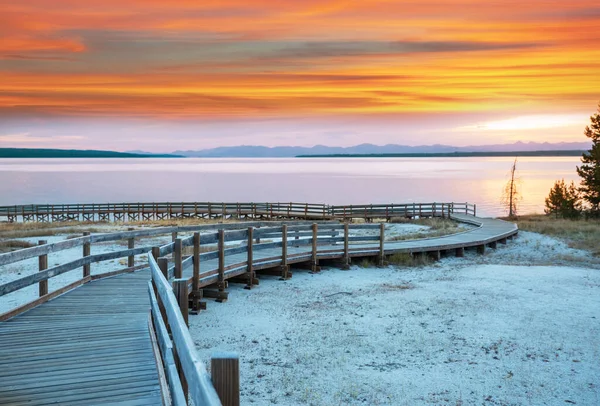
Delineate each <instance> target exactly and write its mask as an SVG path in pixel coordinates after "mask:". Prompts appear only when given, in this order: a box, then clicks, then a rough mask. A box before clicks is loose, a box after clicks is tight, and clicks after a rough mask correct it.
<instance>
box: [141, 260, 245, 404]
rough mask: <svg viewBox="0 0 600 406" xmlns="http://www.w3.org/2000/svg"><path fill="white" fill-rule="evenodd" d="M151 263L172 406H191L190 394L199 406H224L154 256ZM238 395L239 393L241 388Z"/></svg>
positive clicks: (153, 300)
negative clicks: (189, 404) (188, 399)
mask: <svg viewBox="0 0 600 406" xmlns="http://www.w3.org/2000/svg"><path fill="white" fill-rule="evenodd" d="M148 263H149V265H150V272H151V273H152V281H149V282H148V293H149V295H150V306H151V310H150V311H151V314H152V321H153V324H154V330H155V332H156V336H157V339H158V344H159V348H160V352H161V359H162V362H163V367H164V369H165V372H166V376H167V382H168V386H169V392H170V399H171V402H172V404H174V405H175V406H185V405H187V404H188V401H187V394H188V393H189V395H190V396H191V398H192V400H193V401H194V404H195V405H206V406H213V405H220V404H221V401H220V399H219V395H218V394H217V392H216V391H215V388H214V386H213V384H212V381H211V378H210V376H209V375H208V373H207V372H206V368H205V367H204V364H203V363H202V362H201V361H200V359H199V358H198V355H197V353H196V347H195V346H194V341H193V340H192V337H191V336H190V333H189V330H188V327H187V320H184V318H183V315H182V313H181V312H180V311H179V306H180V304H179V302H178V300H177V298H176V297H175V295H174V293H173V289H172V288H171V285H170V284H169V281H168V280H167V278H166V277H165V276H164V275H163V274H162V272H161V270H160V268H159V267H158V264H157V263H156V261H155V260H154V258H153V257H152V255H151V254H148ZM186 300H187V298H186ZM169 330H170V331H171V335H169V333H168V331H169ZM238 382H239V379H238ZM237 392H238V393H239V388H237ZM238 404H239V402H238Z"/></svg>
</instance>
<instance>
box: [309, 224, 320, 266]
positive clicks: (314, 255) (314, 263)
mask: <svg viewBox="0 0 600 406" xmlns="http://www.w3.org/2000/svg"><path fill="white" fill-rule="evenodd" d="M318 231H319V226H318V224H317V223H313V225H312V258H311V268H312V272H313V273H316V272H319V271H320V269H319V266H318V265H319V262H318V259H317V237H318V235H317V233H318Z"/></svg>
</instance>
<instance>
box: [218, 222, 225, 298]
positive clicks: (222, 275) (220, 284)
mask: <svg viewBox="0 0 600 406" xmlns="http://www.w3.org/2000/svg"><path fill="white" fill-rule="evenodd" d="M218 252H219V279H218V282H217V288H218V289H219V292H224V291H225V231H224V230H219V243H218ZM224 301H225V300H224V299H222V298H217V302H224Z"/></svg>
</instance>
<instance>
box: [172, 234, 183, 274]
mask: <svg viewBox="0 0 600 406" xmlns="http://www.w3.org/2000/svg"><path fill="white" fill-rule="evenodd" d="M173 261H174V262H175V273H174V277H175V279H180V278H182V275H183V245H182V243H181V238H176V239H175V244H174V246H173Z"/></svg>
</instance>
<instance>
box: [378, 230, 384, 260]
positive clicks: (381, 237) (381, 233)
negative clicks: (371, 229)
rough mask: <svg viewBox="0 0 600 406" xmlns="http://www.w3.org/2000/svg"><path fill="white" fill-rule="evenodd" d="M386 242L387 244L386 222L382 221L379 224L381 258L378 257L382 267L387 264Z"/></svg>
mask: <svg viewBox="0 0 600 406" xmlns="http://www.w3.org/2000/svg"><path fill="white" fill-rule="evenodd" d="M384 244H385V224H383V223H380V224H379V258H378V262H379V266H380V267H383V266H384V264H385V249H384Z"/></svg>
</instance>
